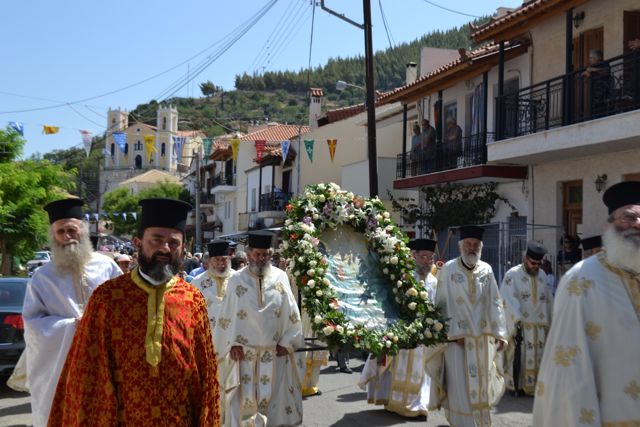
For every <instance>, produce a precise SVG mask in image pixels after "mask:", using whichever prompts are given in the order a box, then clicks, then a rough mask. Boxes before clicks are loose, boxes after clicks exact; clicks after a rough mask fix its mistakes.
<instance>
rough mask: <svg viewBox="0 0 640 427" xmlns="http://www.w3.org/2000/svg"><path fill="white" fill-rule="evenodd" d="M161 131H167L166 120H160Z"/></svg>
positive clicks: (164, 118)
mask: <svg viewBox="0 0 640 427" xmlns="http://www.w3.org/2000/svg"><path fill="white" fill-rule="evenodd" d="M162 130H167V118H166V117H163V118H162Z"/></svg>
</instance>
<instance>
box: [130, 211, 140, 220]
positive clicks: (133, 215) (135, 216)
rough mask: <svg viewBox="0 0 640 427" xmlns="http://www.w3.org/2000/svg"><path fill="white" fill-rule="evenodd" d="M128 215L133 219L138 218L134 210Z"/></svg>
mask: <svg viewBox="0 0 640 427" xmlns="http://www.w3.org/2000/svg"><path fill="white" fill-rule="evenodd" d="M129 215H131V216H132V217H133V220H134V221H137V220H138V214H137V213H136V212H131V213H130V214H129Z"/></svg>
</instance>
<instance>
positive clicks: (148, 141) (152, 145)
mask: <svg viewBox="0 0 640 427" xmlns="http://www.w3.org/2000/svg"><path fill="white" fill-rule="evenodd" d="M144 146H145V148H146V149H147V157H148V159H147V160H148V161H149V162H150V161H151V156H153V155H154V154H155V153H156V138H155V137H154V136H153V135H145V136H144Z"/></svg>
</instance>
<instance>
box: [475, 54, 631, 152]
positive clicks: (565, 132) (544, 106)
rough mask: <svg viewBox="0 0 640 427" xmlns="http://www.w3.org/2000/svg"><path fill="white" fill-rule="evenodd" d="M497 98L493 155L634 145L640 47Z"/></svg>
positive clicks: (489, 148)
mask: <svg viewBox="0 0 640 427" xmlns="http://www.w3.org/2000/svg"><path fill="white" fill-rule="evenodd" d="M596 70H597V71H596V72H593V73H591V75H589V76H587V75H584V74H583V73H584V70H578V71H575V72H572V73H570V74H565V75H562V76H558V77H556V78H553V79H550V80H547V81H544V82H541V83H538V84H536V85H533V86H530V87H527V88H524V89H520V90H519V91H518V92H516V93H513V94H508V95H505V96H503V97H502V98H498V103H499V105H501V107H502V116H503V119H502V120H501V122H502V126H499V132H501V135H502V137H501V138H496V139H497V141H496V142H494V143H492V144H489V145H488V150H487V151H488V160H489V161H509V162H513V163H520V164H528V163H536V162H543V161H548V160H561V159H563V158H570V157H575V156H585V155H595V154H603V153H607V152H610V151H612V150H615V151H621V150H625V149H633V148H634V147H635V145H634V139H635V138H636V137H637V135H638V134H639V129H638V128H639V126H638V125H637V122H638V119H639V118H640V111H639V109H640V52H639V51H635V52H631V53H629V54H626V55H622V56H618V57H615V58H612V59H609V60H607V61H603V62H601V63H600V64H599V65H597V66H596Z"/></svg>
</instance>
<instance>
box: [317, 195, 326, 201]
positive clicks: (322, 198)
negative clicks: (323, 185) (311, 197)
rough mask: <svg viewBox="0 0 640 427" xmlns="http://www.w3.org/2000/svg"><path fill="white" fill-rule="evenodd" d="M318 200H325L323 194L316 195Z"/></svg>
mask: <svg viewBox="0 0 640 427" xmlns="http://www.w3.org/2000/svg"><path fill="white" fill-rule="evenodd" d="M318 200H319V201H320V203H323V202H324V201H325V200H327V199H326V198H325V197H324V195H323V194H321V195H319V196H318Z"/></svg>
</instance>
